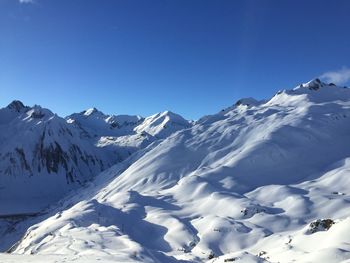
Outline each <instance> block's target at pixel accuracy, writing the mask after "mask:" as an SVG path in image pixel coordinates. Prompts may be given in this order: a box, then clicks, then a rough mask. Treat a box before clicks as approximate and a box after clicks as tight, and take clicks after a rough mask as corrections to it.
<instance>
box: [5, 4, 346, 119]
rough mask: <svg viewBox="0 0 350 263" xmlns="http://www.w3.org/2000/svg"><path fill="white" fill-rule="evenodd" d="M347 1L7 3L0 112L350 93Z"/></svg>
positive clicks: (110, 109)
mask: <svg viewBox="0 0 350 263" xmlns="http://www.w3.org/2000/svg"><path fill="white" fill-rule="evenodd" d="M349 13H350V1H347V0H344V1H340V0H330V1H312V0H308V1H304V0H299V1H298V0H293V1H288V0H284V1H277V0H276V1H268V0H256V1H239V0H237V1H233V0H232V1H231V0H227V1H224V0H211V1H206V0H171V1H170V0H139V1H136V0H124V1H119V0H60V1H54V0H32V1H31V0H21V1H20V0H0V106H5V105H7V104H8V103H9V102H10V101H12V100H13V99H20V100H22V101H23V102H24V103H25V104H27V105H33V104H40V105H42V106H44V107H47V108H50V109H51V110H52V111H54V112H56V113H58V114H59V115H62V116H65V115H67V114H69V113H72V112H80V111H82V110H84V109H86V108H89V107H92V106H95V107H97V108H99V109H100V110H102V111H104V112H106V113H114V114H126V113H128V114H141V115H144V116H147V115H150V114H153V113H156V112H159V111H163V110H171V111H174V112H177V113H179V114H182V115H183V116H184V117H186V118H191V119H196V118H198V117H200V116H202V115H205V114H212V113H215V112H217V111H219V110H221V109H222V108H224V107H227V106H230V105H232V104H233V103H234V102H235V101H236V100H238V99H239V98H242V97H249V96H252V97H255V98H258V99H259V98H268V97H270V96H272V95H273V94H274V93H275V92H276V91H277V90H279V89H284V88H293V87H294V86H296V85H298V84H299V83H301V82H306V81H308V80H309V79H311V78H315V77H318V76H323V77H324V78H325V79H328V80H333V81H334V80H336V81H337V82H338V83H337V84H341V85H348V84H349V79H350V70H349V68H350V60H349V59H350V34H349V26H350V16H349Z"/></svg>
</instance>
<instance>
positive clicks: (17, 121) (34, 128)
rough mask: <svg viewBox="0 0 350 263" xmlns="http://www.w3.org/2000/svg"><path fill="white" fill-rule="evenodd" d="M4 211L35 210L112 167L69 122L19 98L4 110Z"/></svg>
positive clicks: (0, 165)
mask: <svg viewBox="0 0 350 263" xmlns="http://www.w3.org/2000/svg"><path fill="white" fill-rule="evenodd" d="M0 149H1V150H0V200H1V204H0V215H1V216H3V215H5V214H6V215H8V214H18V213H34V212H38V211H40V209H41V208H43V207H44V206H45V205H47V204H49V203H50V202H52V201H53V200H57V199H58V198H60V197H62V196H63V194H64V193H65V192H67V191H68V190H70V189H72V188H75V187H77V186H79V185H81V184H82V183H84V182H86V181H88V180H90V179H92V177H93V176H94V175H96V174H98V173H99V172H101V171H103V170H104V169H106V168H108V167H110V166H111V164H110V163H108V160H107V159H106V158H105V156H104V153H103V152H102V151H100V150H99V149H98V148H96V147H94V146H93V145H91V144H90V143H89V142H88V141H87V140H82V139H81V138H80V136H79V133H78V132H77V131H76V130H75V129H74V128H73V127H71V125H69V124H67V123H66V121H65V120H64V119H62V118H60V117H58V116H57V115H55V114H53V113H52V112H51V111H49V110H47V109H43V108H41V107H40V106H34V107H31V108H30V107H26V106H24V105H23V104H22V103H21V102H19V101H14V102H12V103H11V104H10V105H9V106H7V107H6V108H3V109H0Z"/></svg>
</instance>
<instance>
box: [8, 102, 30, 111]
mask: <svg viewBox="0 0 350 263" xmlns="http://www.w3.org/2000/svg"><path fill="white" fill-rule="evenodd" d="M7 108H8V109H11V110H15V111H17V112H20V111H21V110H22V109H24V108H26V106H24V104H23V103H22V102H21V101H19V100H14V101H12V102H11V103H10V104H9V105H7Z"/></svg>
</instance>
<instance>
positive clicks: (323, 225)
mask: <svg viewBox="0 0 350 263" xmlns="http://www.w3.org/2000/svg"><path fill="white" fill-rule="evenodd" d="M333 224H334V221H333V220H332V219H329V218H328V219H318V220H316V221H314V222H311V223H310V226H309V229H308V232H309V233H311V234H313V233H316V232H319V231H327V230H328V229H330V228H331V226H332V225H333Z"/></svg>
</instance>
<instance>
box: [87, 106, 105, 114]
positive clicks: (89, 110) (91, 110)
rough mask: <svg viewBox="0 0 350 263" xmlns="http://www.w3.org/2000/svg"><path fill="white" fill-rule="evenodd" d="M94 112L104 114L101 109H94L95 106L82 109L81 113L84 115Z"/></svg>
mask: <svg viewBox="0 0 350 263" xmlns="http://www.w3.org/2000/svg"><path fill="white" fill-rule="evenodd" d="M95 113H100V114H102V115H104V114H103V113H102V112H101V111H99V110H98V109H96V108H95V107H93V108H89V109H87V110H85V111H83V114H84V115H85V116H90V115H92V114H95Z"/></svg>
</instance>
